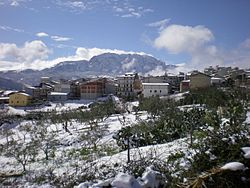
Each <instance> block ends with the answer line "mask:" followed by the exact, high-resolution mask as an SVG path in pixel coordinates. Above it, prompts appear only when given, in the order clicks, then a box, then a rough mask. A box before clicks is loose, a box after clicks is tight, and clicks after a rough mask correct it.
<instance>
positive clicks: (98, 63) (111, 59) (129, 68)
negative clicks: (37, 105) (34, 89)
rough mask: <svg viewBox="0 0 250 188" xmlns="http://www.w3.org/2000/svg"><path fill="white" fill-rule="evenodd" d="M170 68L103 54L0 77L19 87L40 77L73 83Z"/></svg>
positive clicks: (136, 57) (143, 59)
mask: <svg viewBox="0 0 250 188" xmlns="http://www.w3.org/2000/svg"><path fill="white" fill-rule="evenodd" d="M173 68H176V66H175V65H166V64H165V63H164V62H162V61H160V60H158V59H156V58H154V57H152V56H148V55H138V54H114V53H105V54H101V55H98V56H94V57H92V58H91V59H90V60H89V61H86V60H81V61H65V62H61V63H59V64H57V65H56V66H54V67H52V68H47V69H43V70H41V71H37V70H36V71H35V70H24V71H19V72H17V71H7V72H2V73H0V76H1V77H4V78H9V79H12V80H16V81H19V82H23V83H30V84H35V83H38V82H39V79H40V77H42V76H50V77H53V78H54V79H60V78H65V79H73V78H80V77H86V76H101V75H108V76H116V75H119V74H124V73H126V72H138V73H139V74H141V75H145V74H150V73H152V71H154V70H155V71H154V72H161V73H164V72H165V71H167V70H169V69H173ZM159 74H160V73H159Z"/></svg>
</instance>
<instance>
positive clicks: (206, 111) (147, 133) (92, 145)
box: [0, 88, 250, 187]
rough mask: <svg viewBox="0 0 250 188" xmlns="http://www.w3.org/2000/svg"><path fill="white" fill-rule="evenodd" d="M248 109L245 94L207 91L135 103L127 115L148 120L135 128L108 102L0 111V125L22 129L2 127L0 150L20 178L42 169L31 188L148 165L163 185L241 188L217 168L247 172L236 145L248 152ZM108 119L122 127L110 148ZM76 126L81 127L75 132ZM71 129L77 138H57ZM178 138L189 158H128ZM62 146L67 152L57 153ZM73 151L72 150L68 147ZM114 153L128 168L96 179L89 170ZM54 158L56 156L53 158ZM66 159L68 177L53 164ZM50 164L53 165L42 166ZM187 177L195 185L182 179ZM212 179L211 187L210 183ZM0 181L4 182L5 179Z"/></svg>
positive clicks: (234, 176)
mask: <svg viewBox="0 0 250 188" xmlns="http://www.w3.org/2000/svg"><path fill="white" fill-rule="evenodd" d="M248 104H249V96H248V94H246V93H242V92H240V91H238V90H234V89H227V90H222V89H216V88H211V89H209V90H206V91H205V90H204V91H196V92H193V93H190V94H188V95H187V96H186V97H185V98H184V99H182V100H181V101H174V100H170V99H160V98H159V97H151V98H140V99H139V106H138V107H134V113H135V114H137V116H138V112H139V111H147V112H148V117H147V119H145V120H139V119H138V121H139V122H138V123H134V124H130V123H128V122H127V120H126V117H125V113H127V112H128V109H127V106H126V105H125V104H123V105H121V106H120V108H119V110H117V109H118V108H117V107H116V106H115V105H114V103H113V102H112V101H111V100H108V101H104V102H96V103H93V104H91V105H90V108H87V109H82V108H79V109H76V110H65V111H60V112H57V111H52V112H32V113H27V115H25V116H20V117H19V116H18V117H14V116H9V115H7V114H5V113H2V114H0V116H1V119H0V120H1V122H0V123H1V125H4V124H11V123H13V122H14V121H17V122H19V123H20V122H22V121H26V122H29V124H26V125H20V126H18V129H17V131H18V134H17V132H14V131H13V130H11V129H4V128H2V129H1V135H2V136H3V138H5V144H2V145H0V151H1V153H2V155H4V156H6V157H11V158H12V159H14V160H15V161H16V162H17V163H18V165H19V166H20V168H22V171H23V172H25V173H21V174H22V175H21V176H23V177H25V178H27V177H26V175H25V174H28V173H29V168H28V167H29V164H30V163H35V162H39V163H41V162H42V163H44V164H46V165H47V166H46V171H44V172H41V173H39V174H37V175H36V176H35V177H33V179H32V180H28V181H33V182H36V183H37V184H40V183H41V184H42V183H44V182H50V183H51V184H52V185H54V186H60V185H63V186H65V187H67V186H68V187H72V186H74V185H77V184H79V183H80V182H81V181H87V180H96V178H101V177H102V176H103V177H106V176H109V175H110V176H111V175H113V176H114V175H115V174H116V170H115V169H116V168H122V169H123V170H124V172H129V173H130V174H133V175H135V176H136V177H140V176H142V172H144V171H145V169H146V167H147V166H150V165H154V167H155V168H156V170H157V171H159V172H161V173H163V174H164V175H165V176H166V178H167V180H168V186H169V187H176V186H177V185H180V186H182V185H183V186H184V185H185V186H189V187H202V186H204V185H206V187H236V186H237V185H241V187H244V186H245V187H247V185H248V183H244V182H242V181H241V177H244V178H245V179H246V180H247V181H246V182H249V180H250V175H249V172H248V171H244V172H239V173H235V172H230V171H223V170H221V169H220V168H219V167H220V166H222V165H224V164H225V163H228V162H232V161H238V162H242V163H244V164H245V165H246V166H247V167H250V163H249V161H248V160H247V159H245V158H244V157H243V155H242V152H241V148H242V147H245V146H250V143H249V138H250V130H249V125H247V124H246V123H245V119H246V113H247V108H248V106H247V105H248ZM115 113H120V114H117V117H118V119H119V121H120V123H121V125H122V128H121V129H120V130H119V131H118V132H117V133H116V134H115V135H114V136H113V138H114V139H115V140H116V143H117V147H113V146H108V145H107V146H105V145H101V144H99V142H100V140H101V139H102V138H103V137H104V136H105V135H107V134H108V132H107V125H106V124H105V123H104V121H105V120H106V119H107V118H108V117H110V116H111V115H113V114H115ZM129 113H130V112H129ZM79 124H80V125H83V126H81V128H79V127H77V125H79ZM51 125H53V126H51ZM73 129H74V130H77V131H78V135H79V136H78V137H77V139H75V140H68V143H65V142H61V140H60V139H59V138H58V137H57V135H58V133H60V132H61V131H62V132H64V133H65V134H67V135H69V136H71V135H72V134H73V133H72V132H71V131H72V130H73ZM179 138H187V140H188V145H189V150H190V151H192V152H190V154H189V153H184V152H182V151H178V152H175V153H172V154H170V156H169V157H168V159H167V160H166V161H161V160H159V159H157V158H153V157H151V158H150V157H149V158H144V157H141V159H140V160H138V161H134V160H131V158H130V150H131V148H138V147H142V146H148V145H156V144H163V143H167V142H171V141H174V140H176V139H179ZM63 144H64V147H66V148H67V149H65V150H63V151H59V148H60V146H62V145H63ZM73 145H74V146H77V147H75V148H74V147H70V146H73ZM68 146H69V147H68ZM119 150H120V151H123V150H127V158H128V160H127V162H128V163H127V164H126V165H124V166H119V164H114V166H113V167H107V166H105V164H103V168H104V169H105V170H103V171H101V172H100V173H99V174H96V171H97V170H98V169H97V168H98V167H97V166H95V164H94V162H95V159H97V158H98V157H101V156H109V155H113V154H115V153H117V152H118V151H119ZM58 153H60V156H62V157H58V156H56V155H58ZM71 159H75V160H74V161H81V162H84V164H85V165H84V166H80V165H79V164H78V163H74V164H72V166H73V167H74V169H75V170H74V173H68V174H67V172H65V174H60V175H58V174H57V175H56V173H55V166H56V165H62V164H64V162H68V161H70V160H71ZM182 161H187V162H188V167H185V168H183V167H182V166H181V162H182ZM51 163H52V164H54V166H53V167H51V166H49V164H51ZM81 164H82V163H81ZM48 174H49V176H48ZM191 178H196V179H195V181H189V179H191ZM211 178H212V179H213V181H210V179H211ZM7 179H8V178H7ZM0 180H1V179H0ZM184 180H185V182H184ZM1 181H3V182H5V183H6V184H8V181H7V180H6V178H5V179H4V180H1ZM225 182H227V183H225ZM0 183H1V182H0ZM218 185H220V186H218ZM204 187H205V186H204Z"/></svg>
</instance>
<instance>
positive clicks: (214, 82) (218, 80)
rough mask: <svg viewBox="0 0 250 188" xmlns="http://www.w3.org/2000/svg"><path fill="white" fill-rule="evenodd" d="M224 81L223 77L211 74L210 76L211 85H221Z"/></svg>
mask: <svg viewBox="0 0 250 188" xmlns="http://www.w3.org/2000/svg"><path fill="white" fill-rule="evenodd" d="M224 83H225V78H224V77H221V76H218V75H217V76H213V77H211V85H212V86H222V85H223V84H224Z"/></svg>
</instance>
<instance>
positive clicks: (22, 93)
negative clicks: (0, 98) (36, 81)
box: [10, 92, 30, 97]
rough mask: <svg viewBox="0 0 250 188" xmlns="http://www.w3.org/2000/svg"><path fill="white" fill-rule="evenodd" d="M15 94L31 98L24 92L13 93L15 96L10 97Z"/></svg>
mask: <svg viewBox="0 0 250 188" xmlns="http://www.w3.org/2000/svg"><path fill="white" fill-rule="evenodd" d="M14 94H21V95H24V96H27V97H30V95H29V94H28V93H24V92H16V93H13V94H10V95H14Z"/></svg>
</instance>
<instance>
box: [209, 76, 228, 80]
mask: <svg viewBox="0 0 250 188" xmlns="http://www.w3.org/2000/svg"><path fill="white" fill-rule="evenodd" d="M211 80H225V79H223V78H218V77H212V78H211Z"/></svg>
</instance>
